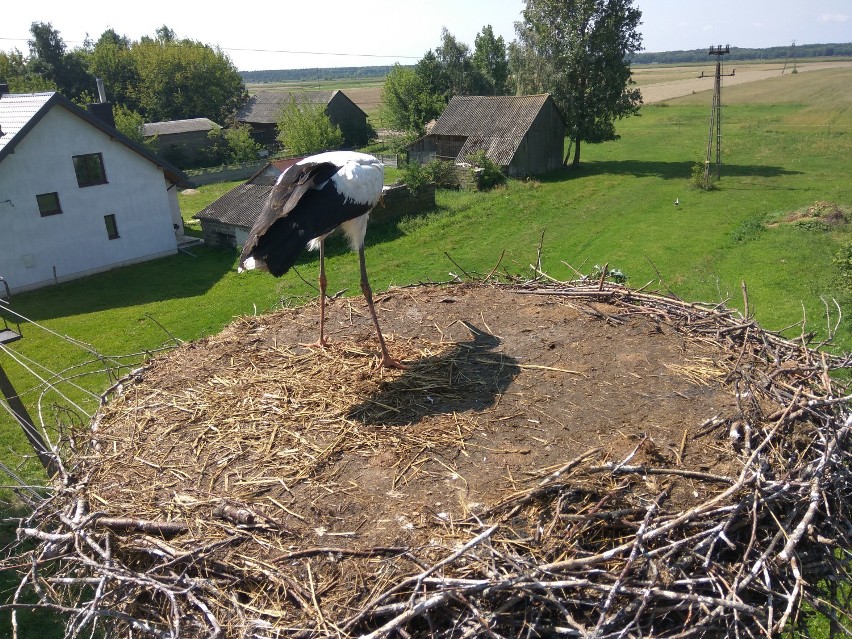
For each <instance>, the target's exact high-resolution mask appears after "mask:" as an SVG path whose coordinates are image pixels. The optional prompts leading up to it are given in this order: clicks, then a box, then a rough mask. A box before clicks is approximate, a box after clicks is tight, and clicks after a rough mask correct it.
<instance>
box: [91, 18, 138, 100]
mask: <svg viewBox="0 0 852 639" xmlns="http://www.w3.org/2000/svg"><path fill="white" fill-rule="evenodd" d="M131 46H132V44H131V42H130V40H129V39H128V38H127V37H125V36H120V35H118V34H117V33H116V32H115V31H113V30H112V29H107V30H106V31H104V32H103V33H102V34H101V37H100V38H98V41H97V42H95V45H94V47H92V52H91V53H90V55H89V69H90V70H91V72H92V75H94V76H95V77H96V78H100V79H101V80H103V82H104V86H105V87H106V90H107V99H108V100H109V101H111V102H114V103H116V104H120V105H122V106H124V107H126V108H127V109H129V110H131V111H138V110H139V102H138V100H137V99H136V95H135V90H136V88H137V87H138V86H139V84H140V82H141V78H140V77H139V70H138V69H137V68H136V62H135V60H134V59H133V54H132V52H131Z"/></svg>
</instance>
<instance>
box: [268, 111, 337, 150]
mask: <svg viewBox="0 0 852 639" xmlns="http://www.w3.org/2000/svg"><path fill="white" fill-rule="evenodd" d="M278 139H279V140H280V141H281V143H282V144H283V145H284V147H285V148H286V149H287V152H288V153H290V154H292V155H308V154H311V153H317V152H319V151H326V150H330V149H337V148H340V146H341V145H342V144H343V133H341V131H340V127H339V126H337V125H335V124H332V123H331V120H330V119H329V117H328V115H327V114H326V112H325V105H323V104H309V103H307V104H299V103H297V102H296V100H295V99H292V98H291V100H290V102H289V103H287V105H285V106H284V108H283V109H282V111H281V115H280V116H279V117H278Z"/></svg>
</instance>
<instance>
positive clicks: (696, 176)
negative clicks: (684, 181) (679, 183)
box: [690, 162, 717, 191]
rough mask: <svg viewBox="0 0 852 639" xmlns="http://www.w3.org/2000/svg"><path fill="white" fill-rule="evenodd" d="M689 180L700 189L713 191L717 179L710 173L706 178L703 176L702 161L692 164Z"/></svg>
mask: <svg viewBox="0 0 852 639" xmlns="http://www.w3.org/2000/svg"><path fill="white" fill-rule="evenodd" d="M690 181H691V182H692V186H694V187H695V188H696V189H701V190H702V191H713V190H715V189H716V181H717V180H716V178H714V177H713V175H712V173H711V174H709V175H708V176H707V178H706V179H705V177H704V163H703V162H696V163H695V164H693V165H692V178H691V180H690Z"/></svg>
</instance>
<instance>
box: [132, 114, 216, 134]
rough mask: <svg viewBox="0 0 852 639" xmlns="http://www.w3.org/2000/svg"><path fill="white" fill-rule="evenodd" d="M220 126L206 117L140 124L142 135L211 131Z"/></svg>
mask: <svg viewBox="0 0 852 639" xmlns="http://www.w3.org/2000/svg"><path fill="white" fill-rule="evenodd" d="M218 128H221V127H220V126H219V125H218V124H216V123H215V122H213V120H208V119H207V118H189V119H187V120H170V121H168V122H149V123H148V124H143V125H142V135H144V136H146V137H148V136H152V135H170V134H174V133H191V132H193V131H212V130H213V129H218Z"/></svg>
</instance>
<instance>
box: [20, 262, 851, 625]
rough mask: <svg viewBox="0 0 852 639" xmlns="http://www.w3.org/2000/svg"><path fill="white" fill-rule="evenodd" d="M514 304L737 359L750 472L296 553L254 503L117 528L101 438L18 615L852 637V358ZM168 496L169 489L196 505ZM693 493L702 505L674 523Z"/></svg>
mask: <svg viewBox="0 0 852 639" xmlns="http://www.w3.org/2000/svg"><path fill="white" fill-rule="evenodd" d="M483 286H485V284H483ZM489 286H491V285H489ZM495 286H496V285H495ZM500 286H511V288H512V290H514V291H516V292H517V293H518V294H522V295H550V296H560V297H561V298H564V299H568V300H570V301H571V303H572V304H576V305H577V308H580V309H582V310H583V312H588V313H590V314H597V315H598V316H599V317H600V319H602V320H603V321H606V322H609V323H616V324H617V323H619V322H621V321H623V318H624V317H625V316H626V315H630V314H642V315H644V316H647V317H648V318H649V319H650V320H651V321H653V322H659V323H661V324H665V325H666V326H667V327H670V328H672V329H674V330H676V331H678V332H679V333H681V334H683V335H685V336H688V337H689V338H691V339H698V340H706V341H708V342H712V343H714V344H718V345H722V346H724V348H726V349H728V350H729V351H730V352H731V353H734V354H736V356H735V358H734V361H735V364H734V365H733V366H732V367H731V368H730V370H729V371H728V372H727V377H726V380H725V382H726V383H727V384H730V385H733V386H734V387H735V388H736V397H737V398H738V402H740V414H741V419H739V420H736V421H732V422H724V423H723V422H721V421H718V420H708V422H707V423H706V424H702V425H701V428H702V432H711V431H714V430H718V429H722V428H724V429H727V430H728V431H729V432H728V433H727V437H728V439H729V441H730V446H731V448H732V450H733V451H735V456H736V459H737V464H736V468H737V471H736V472H734V473H730V474H724V473H715V472H712V469H702V468H696V469H687V468H683V467H677V468H670V467H665V466H659V467H652V466H648V465H644V464H636V463H633V455H628V456H627V457H625V458H624V459H622V460H620V461H618V462H614V461H613V462H607V463H601V461H600V458H599V456H598V455H596V452H597V451H596V450H595V449H591V450H588V451H584V452H582V453H581V454H577V455H575V456H573V457H572V458H571V459H568V460H566V462H565V463H564V464H562V465H560V466H559V467H556V468H550V469H547V471H546V472H543V473H541V474H540V475H539V476H538V477H537V478H536V479H535V480H534V481H532V482H530V483H528V484H527V485H525V486H523V487H521V488H519V489H518V490H515V491H513V492H512V493H509V494H507V495H505V497H504V498H503V499H502V500H500V501H499V502H498V503H494V504H490V505H488V506H487V507H486V508H485V509H482V510H479V511H478V512H476V513H471V514H470V515H469V516H468V517H467V518H466V519H464V520H454V521H452V520H451V521H443V522H441V521H438V522H436V523H434V524H433V530H432V531H431V533H430V534H431V535H432V536H433V537H434V539H435V540H437V541H436V543H434V544H431V545H429V546H428V547H423V546H418V547H414V546H406V545H398V544H397V545H387V546H380V545H376V546H371V547H367V548H356V547H352V546H346V545H343V544H341V545H340V546H336V545H333V544H330V545H328V546H322V547H318V546H315V545H312V546H304V547H294V546H293V544H292V543H289V541H288V535H289V539H290V540H292V534H291V532H292V531H288V530H286V529H283V528H282V526H281V525H280V523H279V522H275V521H272V520H270V519H269V518H268V517H266V516H265V514H264V513H263V512H259V511H257V510H255V509H252V508H250V507H245V505H244V504H243V503H242V502H241V501H240V500H239V499H235V500H233V501H231V500H228V499H223V500H220V501H218V502H217V503H215V504H214V503H211V504H207V506H209V510H210V515H211V516H210V517H209V518H207V519H205V521H203V522H200V521H190V520H187V519H182V518H179V517H175V518H174V519H172V520H165V519H163V518H162V517H155V516H154V515H151V513H148V512H146V511H145V510H144V509H143V510H139V511H136V512H134V513H132V514H129V513H128V514H127V516H116V515H115V513H110V512H108V509H107V506H108V505H109V504H108V503H107V501H108V500H105V499H104V498H103V497H101V496H100V495H101V494H102V493H103V491H104V486H103V478H105V477H108V476H109V475H110V473H115V472H116V469H120V468H121V464H122V459H120V458H119V457H115V456H111V455H110V442H109V440H108V438H105V437H104V436H103V435H102V434H101V433H100V432H99V431H97V430H96V432H95V433H94V435H93V436H92V437H91V438H90V442H89V445H90V447H87V448H86V451H85V452H81V451H80V450H77V451H70V450H69V453H68V454H67V455H66V456H65V458H64V459H62V460H60V469H61V470H60V473H59V475H58V476H57V479H56V483H55V486H54V491H53V493H52V496H51V497H50V498H48V499H45V500H44V501H43V502H42V503H40V504H39V505H38V507H37V508H35V510H34V512H33V513H32V514H31V515H30V516H29V517H27V518H26V519H24V520H22V521H21V523H20V527H19V530H18V533H19V537H20V539H21V541H22V542H25V543H26V544H27V547H28V548H30V550H28V551H26V552H25V553H24V554H18V555H17V556H16V557H15V561H16V562H17V564H18V567H19V568H21V569H22V579H21V582H20V586H19V588H18V589H17V591H16V593H15V596H14V598H13V601H12V602H11V603H10V604H9V605H8V606H9V607H11V608H13V609H19V608H23V607H31V606H36V607H45V608H50V609H53V610H56V611H59V612H60V613H62V614H63V616H64V618H65V619H66V620H67V626H66V636H68V637H73V636H77V635H78V634H79V633H80V632H82V631H84V630H86V629H89V628H93V627H97V626H99V625H102V626H105V627H106V628H107V634H109V635H110V636H113V635H119V634H123V635H124V636H129V637H148V636H153V637H162V638H166V637H285V636H287V637H306V638H307V637H321V636H336V637H355V636H363V637H370V638H371V639H372V638H379V637H388V636H397V635H398V636H401V637H410V636H432V637H517V636H522V635H523V636H566V637H632V636H654V637H671V638H675V637H678V638H681V637H692V636H729V637H758V636H765V637H769V636H775V635H777V634H779V633H781V632H782V631H784V630H787V629H791V628H798V627H801V626H803V625H806V624H807V622H808V617H807V614H812V612H806V611H816V612H818V613H819V614H821V615H824V616H825V617H826V618H828V620H829V622H830V623H831V624H832V626H833V627H834V628H835V629H840V628H841V627H845V628H846V629H847V630H848V629H850V628H852V625H850V623H852V615H850V612H849V611H850V610H852V605H850V604H851V603H852V602H850V584H852V574H850V567H852V566H850V549H852V439H850V430H852V413H850V409H849V399H850V396H848V395H846V394H845V393H844V391H843V390H842V385H841V384H840V383H839V382H837V381H836V380H835V379H834V378H832V376H831V374H832V372H833V371H836V370H839V369H843V368H847V367H848V366H849V363H850V362H849V360H848V359H846V358H843V357H840V356H836V355H830V354H828V353H826V352H825V351H823V350H819V349H815V348H811V347H809V346H808V345H807V344H806V343H805V339H804V337H803V338H801V339H799V340H787V339H784V338H782V337H780V336H778V335H776V334H772V333H769V332H767V331H764V330H763V329H761V328H760V326H758V325H757V324H756V323H755V322H754V321H752V320H751V319H749V318H748V313H747V311H746V313H745V315H742V314H739V313H736V312H734V311H731V310H729V309H726V308H724V307H720V306H708V305H702V304H694V303H686V302H683V301H681V300H678V299H676V298H674V297H671V296H666V295H660V294H656V293H649V292H643V291H636V290H631V289H628V288H626V287H623V286H619V285H617V284H611V283H607V282H605V281H603V279H602V280H601V281H599V282H589V281H578V282H571V283H561V282H559V283H554V282H552V283H549V284H545V283H543V282H542V281H541V280H539V281H536V282H525V283H517V282H515V283H512V284H511V285H500ZM595 302H604V303H606V305H607V308H609V309H615V310H616V311H617V312H608V311H605V310H601V309H600V307H599V306H595V305H593V303H595ZM132 385H133V380H132V379H129V380H126V383H125V386H126V387H127V388H126V389H125V390H124V392H125V393H132V392H133V391H132ZM128 389H129V390H128ZM258 401H260V400H258ZM767 406H772V407H773V408H772V409H771V410H767V408H766V407H767ZM105 410H109V407H107V408H106V409H105ZM177 410H185V411H187V412H189V413H191V412H192V409H188V408H186V407H178V408H177ZM293 410H294V411H295V410H306V411H308V412H310V411H312V410H314V408H311V407H309V408H305V407H303V406H299V405H298V402H295V401H294V402H293ZM101 417H102V415H99V416H97V417H96V419H95V424H96V425H97V423H98V419H99V418H101ZM137 419H138V420H139V422H140V423H138V424H137V431H136V432H137V434H138V433H143V432H145V431H146V430H151V429H156V427H157V424H156V419H157V417H156V411H153V409H152V413H151V415H148V416H145V415H137ZM187 420H188V423H191V421H192V415H191V414H190V415H188V417H187ZM321 421H322V420H318V427H321ZM360 432H361V431H359V430H358V429H356V428H354V427H353V428H352V429H351V430H347V431H346V432H345V433H343V435H342V436H341V437H340V438H339V441H340V442H343V441H344V440H345V441H347V442H348V441H350V440H351V439H352V438H355V437H358V436H359V433H360ZM281 436H283V434H281ZM372 436H375V433H373V435H372ZM437 436H438V435H437V434H436V437H437ZM441 436H442V437H445V436H446V433H444V434H442V435H441ZM198 437H199V440H198V441H200V440H201V436H200V435H199V436H198ZM205 437H208V438H215V433H207V435H205ZM453 437H458V438H459V440H463V439H464V433H463V432H462V431H461V429H460V430H459V432H458V433H457V434H455V435H453ZM76 441H77V442H78V447H79V445H80V444H79V442H80V434H79V433H78V434H77V438H76ZM335 441H336V442H337V440H335ZM217 445H218V444H217ZM221 445H224V443H222V444H221ZM296 445H298V444H297V443H294V446H296ZM335 445H343V444H340V443H339V442H338V443H336V444H335ZM347 445H348V444H347ZM91 447H97V451H96V452H92V451H91ZM329 449H330V448H329ZM313 453H316V454H313ZM313 453H312V455H311V459H313V460H314V461H315V462H317V463H319V461H318V458H319V457H321V453H322V451H313ZM104 460H108V461H109V463H110V464H112V467H111V468H110V469H109V471H110V472H105V470H104V468H103V464H104V463H105V461H104ZM125 463H129V462H127V460H125ZM147 463H149V464H154V465H156V464H157V463H158V462H157V460H147ZM161 470H162V469H161ZM174 471H175V472H174V473H173V474H174V477H178V476H179V472H178V471H179V469H174ZM282 472H284V471H283V470H282ZM312 472H317V471H316V467H310V468H309V467H302V466H299V467H298V468H294V469H293V470H292V474H291V475H290V476H289V477H288V478H287V479H288V481H291V480H295V479H298V477H299V476H300V475H303V474H306V473H312ZM169 473H171V471H169ZM169 473H164V474H169ZM172 479H173V481H172V482H171V483H169V482H166V481H165V480H164V483H163V484H162V485H161V486H160V487H159V489H158V490H159V492H160V493H162V498H163V499H165V498H166V497H168V498H169V499H171V500H172V501H173V502H174V503H179V502H180V494H179V493H180V483H179V482H178V481H176V480H174V478H172ZM684 479H686V480H689V481H690V482H691V484H690V485H691V486H694V487H695V497H696V499H695V501H694V504H693V505H691V506H690V507H688V508H686V509H674V508H672V507H670V505H669V497H670V490H671V487H672V485H673V482H674V481H675V480H684ZM96 480H97V481H96ZM637 485H638V486H641V487H642V489H641V490H636V489H634V487H635V486H637ZM186 499H188V498H186ZM282 507H283V506H282ZM151 512H153V511H151ZM149 515H151V516H150V517H149ZM320 575H323V578H322V579H320ZM329 575H333V577H329ZM33 600H34V601H35V602H36V603H28V602H32V601H33Z"/></svg>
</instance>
